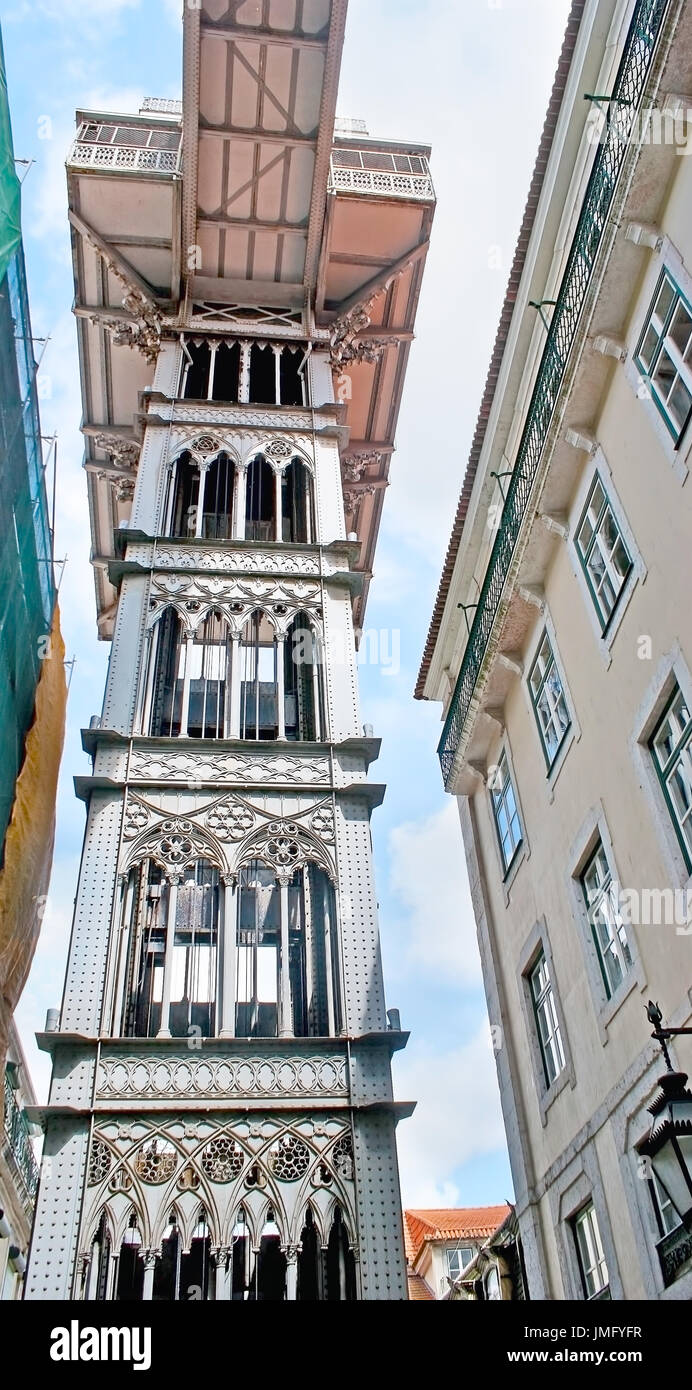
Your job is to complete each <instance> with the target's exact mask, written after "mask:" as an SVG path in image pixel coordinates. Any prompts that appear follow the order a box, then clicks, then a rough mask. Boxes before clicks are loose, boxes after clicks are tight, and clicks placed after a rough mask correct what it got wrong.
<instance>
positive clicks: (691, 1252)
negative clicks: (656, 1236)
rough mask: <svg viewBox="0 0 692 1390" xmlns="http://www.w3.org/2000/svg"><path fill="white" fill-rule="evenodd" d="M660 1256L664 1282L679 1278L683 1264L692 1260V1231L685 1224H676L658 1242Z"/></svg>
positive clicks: (667, 1282) (666, 1284) (671, 1281)
mask: <svg viewBox="0 0 692 1390" xmlns="http://www.w3.org/2000/svg"><path fill="white" fill-rule="evenodd" d="M657 1248H658V1258H659V1260H660V1261H661V1272H662V1274H663V1282H664V1284H665V1286H666V1288H668V1285H669V1284H672V1283H673V1281H674V1280H675V1279H676V1278H677V1276H678V1274H679V1272H680V1270H681V1269H682V1267H683V1265H686V1264H688V1263H689V1262H690V1261H692V1231H688V1230H687V1229H686V1227H685V1226H676V1227H675V1230H674V1231H670V1232H669V1233H668V1235H667V1236H664V1237H663V1239H662V1240H660V1241H659V1243H658V1247H657Z"/></svg>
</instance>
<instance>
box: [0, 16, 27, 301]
mask: <svg viewBox="0 0 692 1390" xmlns="http://www.w3.org/2000/svg"><path fill="white" fill-rule="evenodd" d="M21 237H22V227H21V194H20V187H19V179H18V178H17V173H16V170H15V165H14V149H13V146H12V126H11V124H10V107H9V102H8V99H7V78H6V76H5V55H4V53H3V48H2V35H0V279H1V278H2V276H3V275H4V274H5V271H6V270H7V267H8V265H9V263H10V260H11V259H12V256H13V255H14V253H15V252H16V250H17V248H18V246H19V244H20V241H21Z"/></svg>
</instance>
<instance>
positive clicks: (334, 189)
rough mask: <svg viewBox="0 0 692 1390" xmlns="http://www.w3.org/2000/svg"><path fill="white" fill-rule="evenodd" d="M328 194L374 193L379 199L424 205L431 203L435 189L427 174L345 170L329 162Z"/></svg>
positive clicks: (433, 199)
mask: <svg viewBox="0 0 692 1390" xmlns="http://www.w3.org/2000/svg"><path fill="white" fill-rule="evenodd" d="M329 192H330V193H375V194H376V195H377V196H378V197H382V198H411V199H415V200H419V199H420V200H421V201H422V202H426V203H432V202H434V201H435V189H434V187H433V181H432V179H431V177H430V175H429V174H412V173H396V172H395V171H392V172H391V173H390V172H389V171H388V170H385V171H380V170H374V169H345V168H340V167H339V166H338V165H337V164H335V163H334V161H333V160H332V166H331V169H330V173H329Z"/></svg>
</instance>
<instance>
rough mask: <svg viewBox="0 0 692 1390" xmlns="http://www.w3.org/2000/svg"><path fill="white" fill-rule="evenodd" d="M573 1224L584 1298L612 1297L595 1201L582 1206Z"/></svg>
mask: <svg viewBox="0 0 692 1390" xmlns="http://www.w3.org/2000/svg"><path fill="white" fill-rule="evenodd" d="M572 1224H573V1228H574V1238H575V1242H576V1246H577V1257H578V1260H579V1271H580V1273H581V1280H582V1287H583V1290H584V1298H587V1299H592V1298H595V1299H599V1298H603V1299H605V1298H610V1289H609V1287H608V1266H607V1264H606V1260H605V1255H604V1254H603V1242H602V1240H601V1232H600V1231H599V1229H598V1220H597V1217H596V1212H595V1210H594V1206H593V1202H589V1203H588V1205H587V1206H585V1207H582V1210H581V1211H580V1212H579V1213H578V1215H577V1216H575V1218H574V1221H573V1223H572Z"/></svg>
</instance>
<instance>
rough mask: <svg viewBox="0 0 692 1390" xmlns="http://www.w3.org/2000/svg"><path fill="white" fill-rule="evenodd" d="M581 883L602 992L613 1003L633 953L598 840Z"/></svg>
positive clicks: (615, 891)
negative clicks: (602, 987)
mask: <svg viewBox="0 0 692 1390" xmlns="http://www.w3.org/2000/svg"><path fill="white" fill-rule="evenodd" d="M580 883H581V887H582V892H583V894H584V901H585V903H586V911H587V913H588V917H589V924H590V926H591V934H592V936H593V941H594V945H595V947H596V953H597V955H598V963H599V965H600V967H601V975H602V976H603V984H604V986H605V992H606V994H607V996H608V998H609V999H612V996H613V995H614V994H615V991H616V990H617V988H618V986H619V985H620V984H621V983H622V981H623V979H624V978H625V975H626V974H627V972H628V971H629V970H630V969H631V967H632V952H631V950H630V945H629V941H628V940H627V930H626V928H625V924H624V922H623V920H622V917H621V915H620V912H619V910H618V902H617V887H616V884H615V883H614V882H613V876H612V874H611V872H610V865H609V863H608V858H607V855H606V852H605V849H604V848H603V845H602V843H601V841H600V840H599V842H598V844H597V846H596V848H595V850H594V852H593V854H592V855H591V858H590V859H589V862H588V864H587V865H586V868H585V869H584V870H583V872H582V874H581V875H580Z"/></svg>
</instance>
